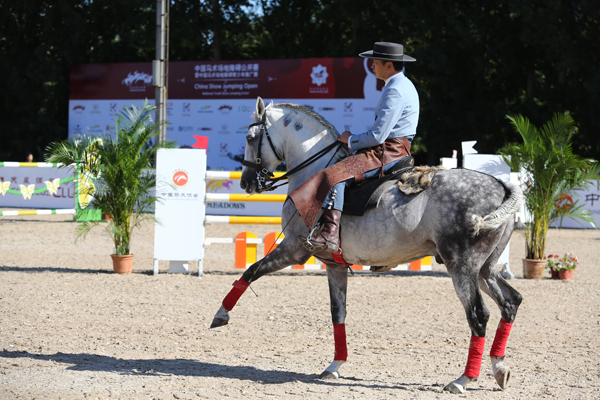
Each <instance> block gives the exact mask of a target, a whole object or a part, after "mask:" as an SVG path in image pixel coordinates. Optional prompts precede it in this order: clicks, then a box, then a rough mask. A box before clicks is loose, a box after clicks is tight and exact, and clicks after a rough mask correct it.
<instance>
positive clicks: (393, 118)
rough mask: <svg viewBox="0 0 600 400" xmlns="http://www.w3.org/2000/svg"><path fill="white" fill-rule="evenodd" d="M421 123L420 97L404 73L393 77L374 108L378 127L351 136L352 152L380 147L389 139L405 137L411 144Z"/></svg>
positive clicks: (375, 125)
mask: <svg viewBox="0 0 600 400" xmlns="http://www.w3.org/2000/svg"><path fill="white" fill-rule="evenodd" d="M418 123H419V94H418V93H417V89H416V88H415V85H413V83H412V82H411V81H410V79H408V78H407V77H406V76H405V75H404V73H402V72H399V73H397V74H396V75H394V76H392V77H390V78H389V79H388V80H387V81H386V83H385V86H384V88H383V91H382V93H381V99H379V103H377V108H376V109H375V124H374V125H373V127H372V128H371V129H369V130H368V131H366V132H364V133H360V134H357V135H352V136H350V140H349V141H348V145H349V146H350V150H352V151H358V150H361V149H364V148H368V147H373V146H377V145H380V144H381V143H383V142H385V140H386V139H392V138H397V137H405V138H407V139H408V140H409V141H412V140H413V138H414V137H415V135H416V134H417V124H418Z"/></svg>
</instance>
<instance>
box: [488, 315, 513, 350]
mask: <svg viewBox="0 0 600 400" xmlns="http://www.w3.org/2000/svg"><path fill="white" fill-rule="evenodd" d="M510 328H512V322H511V323H510V324H509V323H508V322H506V321H505V320H503V319H501V320H500V323H499V324H498V329H497V330H496V336H495V337H494V344H492V350H491V351H490V356H492V357H504V352H505V350H506V342H507V341H508V335H510Z"/></svg>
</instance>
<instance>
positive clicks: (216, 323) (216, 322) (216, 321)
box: [210, 317, 229, 329]
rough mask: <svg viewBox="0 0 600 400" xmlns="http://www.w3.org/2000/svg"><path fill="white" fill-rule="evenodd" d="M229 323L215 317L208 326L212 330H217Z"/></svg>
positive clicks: (225, 319) (226, 320)
mask: <svg viewBox="0 0 600 400" xmlns="http://www.w3.org/2000/svg"><path fill="white" fill-rule="evenodd" d="M228 323H229V318H217V317H215V318H214V319H213V322H212V324H210V329H212V328H218V327H220V326H225V325H227V324H228Z"/></svg>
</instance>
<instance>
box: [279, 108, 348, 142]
mask: <svg viewBox="0 0 600 400" xmlns="http://www.w3.org/2000/svg"><path fill="white" fill-rule="evenodd" d="M272 106H273V107H277V108H289V109H291V110H294V111H301V112H303V113H305V114H307V115H308V116H309V117H312V118H314V119H316V120H317V122H319V123H320V124H321V125H323V126H324V127H325V128H327V130H328V131H330V132H331V133H332V134H333V137H334V138H335V139H336V140H337V138H338V137H340V133H339V132H338V130H337V129H336V128H335V126H333V125H332V124H331V122H329V121H327V120H326V119H325V118H324V117H323V116H322V115H321V114H319V113H318V112H316V111H313V110H311V109H310V108H307V107H304V106H301V105H298V104H293V103H278V104H273V105H272Z"/></svg>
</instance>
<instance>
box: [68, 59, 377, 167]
mask: <svg viewBox="0 0 600 400" xmlns="http://www.w3.org/2000/svg"><path fill="white" fill-rule="evenodd" d="M370 65H371V60H369V59H363V58H360V57H349V58H314V59H291V60H254V61H199V62H193V61H180V62H170V63H169V86H168V97H169V100H168V120H169V122H170V125H169V126H168V127H167V136H168V139H170V140H175V141H176V142H177V145H178V146H179V147H180V148H187V147H191V146H192V145H193V144H194V143H195V139H194V135H200V136H207V137H208V138H209V140H208V148H207V160H208V169H212V170H239V169H240V168H241V163H240V161H239V160H240V159H241V158H242V157H243V153H244V148H245V137H246V134H247V130H248V125H249V124H250V123H251V115H252V113H253V112H254V108H255V104H256V98H257V96H260V97H262V98H263V99H264V100H265V101H266V102H269V101H274V102H275V103H280V102H291V103H295V104H299V105H302V106H305V107H307V108H310V109H312V110H313V111H316V112H317V113H319V114H321V115H322V116H323V117H324V118H325V119H327V120H328V121H330V122H331V123H332V124H333V125H334V126H336V127H337V129H338V130H339V131H340V132H342V131H344V130H350V131H353V132H357V133H358V132H363V131H365V130H367V129H368V128H369V127H370V125H371V124H372V122H373V120H374V111H375V105H376V104H377V101H378V100H379V97H380V94H381V88H382V86H383V82H382V81H378V80H377V79H376V78H375V75H373V73H372V71H371V70H370ZM154 91H155V88H154V87H153V86H152V65H151V63H149V62H148V63H130V64H78V65H74V66H73V67H72V69H71V86H70V101H69V137H71V136H73V135H76V134H81V133H86V134H92V135H100V134H102V133H103V132H106V131H109V130H110V127H111V126H113V125H114V122H113V121H114V119H115V118H116V117H117V114H118V112H119V111H120V110H121V109H122V108H123V107H124V106H130V105H131V104H132V103H133V104H136V105H139V104H141V103H142V102H143V101H144V99H149V100H152V99H154Z"/></svg>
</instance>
